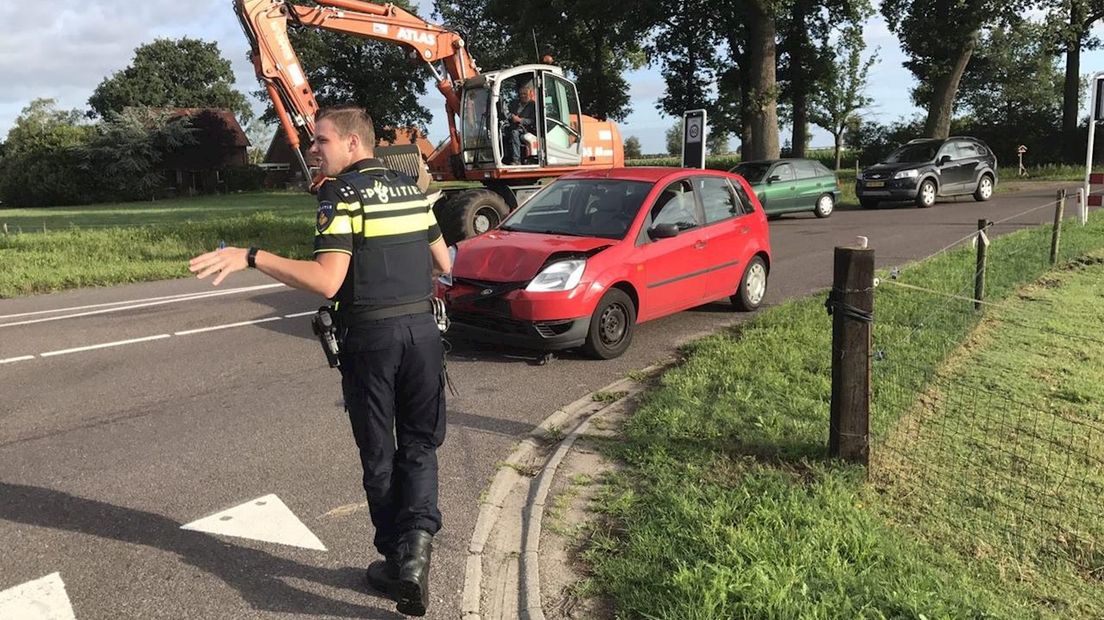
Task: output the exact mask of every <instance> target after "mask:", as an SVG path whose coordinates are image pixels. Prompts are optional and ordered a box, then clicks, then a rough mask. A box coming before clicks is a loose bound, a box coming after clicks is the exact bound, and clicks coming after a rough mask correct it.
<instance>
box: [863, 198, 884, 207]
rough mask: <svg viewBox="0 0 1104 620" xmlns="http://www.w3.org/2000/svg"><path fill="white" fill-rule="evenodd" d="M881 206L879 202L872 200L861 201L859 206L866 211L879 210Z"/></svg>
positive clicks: (864, 199)
mask: <svg viewBox="0 0 1104 620" xmlns="http://www.w3.org/2000/svg"><path fill="white" fill-rule="evenodd" d="M879 204H880V203H879V202H878V201H877V200H872V199H870V198H861V199H859V206H860V207H862V208H864V209H877V208H878V205H879Z"/></svg>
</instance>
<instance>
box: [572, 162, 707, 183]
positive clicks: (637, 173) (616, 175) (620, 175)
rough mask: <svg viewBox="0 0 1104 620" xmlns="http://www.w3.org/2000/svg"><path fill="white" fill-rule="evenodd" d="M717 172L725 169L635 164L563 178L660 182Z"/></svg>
mask: <svg viewBox="0 0 1104 620" xmlns="http://www.w3.org/2000/svg"><path fill="white" fill-rule="evenodd" d="M695 173H696V174H715V175H721V176H725V175H728V174H729V173H727V172H725V171H723V170H711V169H704V170H703V169H701V168H671V167H666V166H633V167H631V168H608V169H606V170H582V171H579V172H572V173H571V174H566V175H564V176H562V177H560V178H561V179H616V180H621V181H646V182H648V183H658V182H659V181H663V180H665V179H670V178H675V177H678V176H682V175H684V174H695Z"/></svg>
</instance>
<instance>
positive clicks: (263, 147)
mask: <svg viewBox="0 0 1104 620" xmlns="http://www.w3.org/2000/svg"><path fill="white" fill-rule="evenodd" d="M276 127H277V126H276V125H273V124H272V123H267V122H265V120H264V119H263V118H255V119H253V120H252V121H251V122H250V123H249V124H248V125H246V126H245V136H246V137H247V138H249V163H251V164H260V163H263V162H264V158H265V155H267V154H268V146H269V145H270V144H272V138H273V136H275V135H276Z"/></svg>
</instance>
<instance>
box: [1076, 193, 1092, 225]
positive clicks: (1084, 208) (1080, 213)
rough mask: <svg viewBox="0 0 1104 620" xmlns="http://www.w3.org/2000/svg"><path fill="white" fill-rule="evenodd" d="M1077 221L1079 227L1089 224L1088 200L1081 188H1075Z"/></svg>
mask: <svg viewBox="0 0 1104 620" xmlns="http://www.w3.org/2000/svg"><path fill="white" fill-rule="evenodd" d="M1077 219H1078V221H1080V222H1081V225H1082V226H1084V225H1085V224H1088V223H1089V198H1088V196H1086V195H1085V190H1084V189H1083V188H1080V187H1079V188H1077Z"/></svg>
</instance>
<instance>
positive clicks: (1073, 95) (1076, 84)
mask: <svg viewBox="0 0 1104 620" xmlns="http://www.w3.org/2000/svg"><path fill="white" fill-rule="evenodd" d="M1083 9H1084V7H1083V5H1082V3H1081V2H1070V15H1069V25H1070V33H1071V34H1070V37H1071V38H1070V40H1069V41H1066V82H1065V85H1064V88H1063V89H1062V131H1063V132H1067V134H1069V133H1072V132H1074V131H1076V130H1077V111H1078V108H1079V107H1080V106H1079V105H1078V104H1079V103H1080V102H1081V101H1080V99H1081V97H1080V92H1081V33H1082V32H1084V31H1083V30H1082V29H1081V28H1082V26H1083V24H1084V21H1085V15H1084V10H1083ZM1074 32H1076V34H1073V33H1074Z"/></svg>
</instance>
